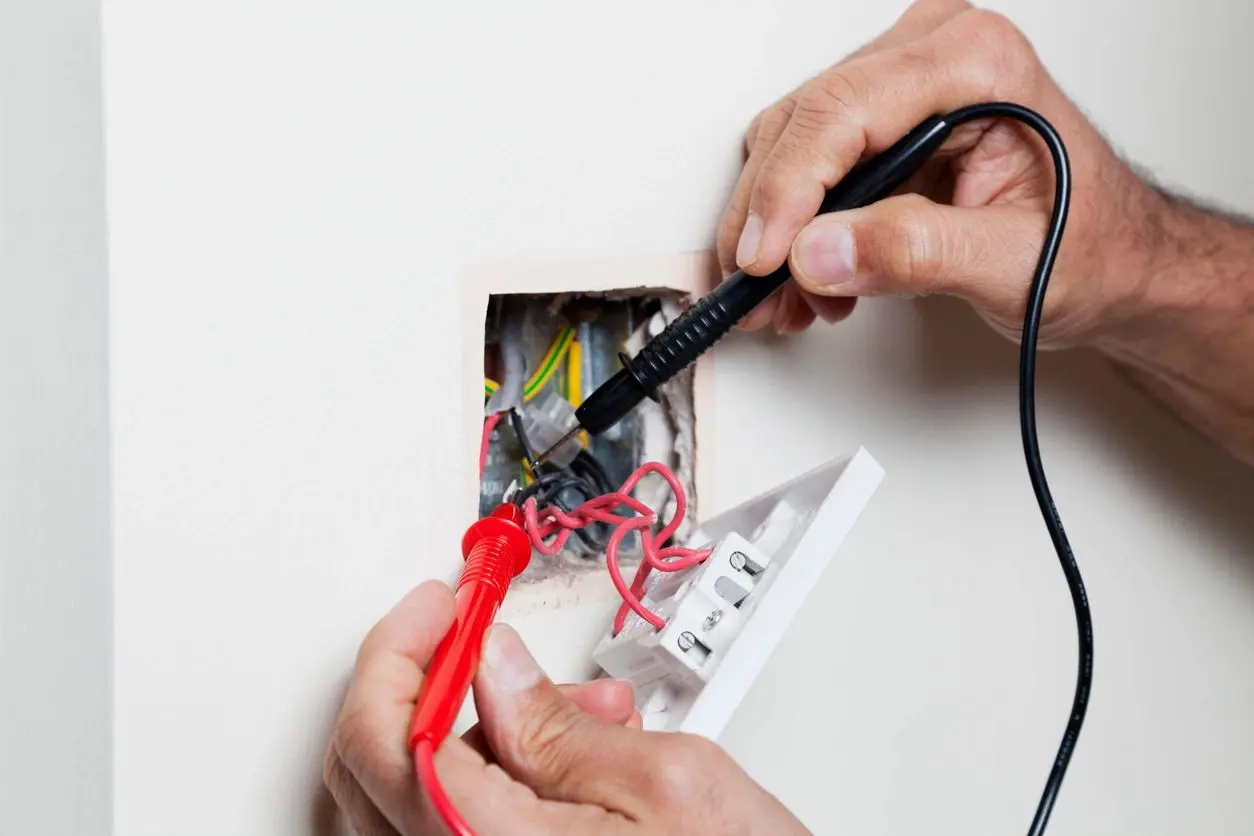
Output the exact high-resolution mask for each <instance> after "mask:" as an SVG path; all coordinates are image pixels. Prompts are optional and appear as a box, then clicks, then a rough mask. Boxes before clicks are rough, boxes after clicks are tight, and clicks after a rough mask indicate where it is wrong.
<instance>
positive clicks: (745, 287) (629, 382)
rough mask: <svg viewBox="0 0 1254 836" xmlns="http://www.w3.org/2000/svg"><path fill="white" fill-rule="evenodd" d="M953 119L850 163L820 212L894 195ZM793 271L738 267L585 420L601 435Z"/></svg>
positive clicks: (626, 368)
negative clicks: (766, 272)
mask: <svg viewBox="0 0 1254 836" xmlns="http://www.w3.org/2000/svg"><path fill="white" fill-rule="evenodd" d="M951 130H952V125H950V123H949V121H948V120H947V119H946V118H945V117H944V116H933V117H932V118H930V119H928V120H927V121H925V122H923V123H922V124H920V125H919V126H917V127H916V128H915V129H914V130H912V131H910V133H908V134H906V135H905V136H904V137H902V138H901V139H900V140H898V141H897V142H896V143H895V144H894V145H893V146H891V147H890V148H888V149H887V150H885V151H884V152H883V153H881V154H877V155H876V156H875V157H872V158H871V159H869V160H866V161H864V162H862V163H859V164H858V165H856V166H854V167H853V168H852V169H850V171H849V173H848V174H847V175H845V177H844V179H842V180H841V181H840V182H839V183H837V184H836V185H835V186H834V187H833V188H832V189H831V191H829V192H828V193H827V196H826V197H825V198H824V199H823V203H822V205H821V206H820V207H819V211H818V214H820V215H822V214H826V213H828V212H839V211H842V210H846V209H856V208H858V207H860V206H866V205H868V204H871V203H874V202H875V201H877V200H880V199H882V198H885V197H888V196H889V195H890V194H892V193H893V192H894V191H895V190H896V189H898V188H900V187H901V186H902V185H903V184H904V183H905V182H906V181H907V180H909V179H910V177H911V176H912V175H913V174H914V173H915V172H917V171H918V170H919V169H920V168H921V167H922V166H923V163H924V162H926V161H927V159H928V158H929V157H931V155H932V153H933V152H934V151H935V150H936V149H937V148H939V147H940V146H941V144H942V143H943V142H944V141H945V140H946V139H947V138H948V137H949V133H950V131H951ZM790 278H792V273H790V272H789V270H788V263H787V262H785V263H784V265H783V266H782V267H780V268H779V269H778V270H776V271H775V272H773V273H770V274H769V275H766V276H750V275H748V274H747V273H745V272H744V271H743V270H738V271H736V272H735V273H734V274H732V275H731V276H730V277H729V278H728V279H727V280H726V281H724V282H723V283H722V284H720V285H719V286H718V287H716V288H715V289H714V290H712V291H710V292H709V293H707V294H706V295H705V296H703V297H701V298H700V299H699V300H697V301H696V302H695V303H694V304H693V305H692V306H691V307H689V308H688V310H686V311H684V313H683V314H681V315H680V316H679V317H677V318H676V319H675V321H674V322H672V323H671V324H670V325H668V326H666V329H665V330H664V331H662V333H660V334H658V335H657V336H656V337H654V338H653V339H652V340H650V341H649V343H648V344H647V345H646V346H645V347H644V348H642V349H641V350H640V353H639V354H637V355H636V356H635V357H634V358H630V359H629V358H627V357H623V358H622V361H623V368H622V370H621V371H619V372H618V373H617V374H615V375H614V376H613V377H611V378H610V379H609V380H607V381H606V382H605V383H603V384H602V385H601V386H600V387H598V388H597V390H596V391H595V392H593V393H592V394H591V395H589V396H588V399H587V400H586V401H584V402H583V404H582V405H581V406H580V407H579V409H577V410H576V411H575V417H576V418H577V419H578V420H579V424H580V426H582V427H583V428H584V429H585V430H587V431H588V432H589V433H591V434H592V435H600V434H601V433H603V432H605V431H606V430H608V429H609V428H610V427H612V426H614V425H615V424H617V423H618V422H619V421H621V420H622V419H623V418H624V417H626V415H627V413H629V412H631V410H633V409H635V408H636V405H637V404H639V403H640V401H642V400H644V398H646V397H650V398H654V399H656V397H657V395H656V392H657V388H658V387H659V386H661V385H662V384H663V383H665V382H666V381H668V380H670V379H671V378H672V377H674V376H675V375H677V374H679V373H680V372H681V371H683V370H684V369H686V368H687V367H688V366H690V365H691V364H692V363H693V362H694V361H695V360H696V359H697V358H698V357H700V356H701V355H702V354H703V353H704V352H705V351H706V349H708V348H710V346H712V345H714V344H715V343H716V342H718V341H719V340H720V339H722V338H723V337H724V336H725V335H726V334H727V332H729V331H731V329H732V328H734V327H735V326H736V323H738V322H740V320H742V319H744V318H745V317H746V316H748V315H749V313H750V312H751V311H752V310H753V309H754V308H756V307H757V306H758V305H760V304H762V303H763V302H764V301H766V299H768V298H769V297H770V296H771V295H772V294H774V293H775V292H776V291H777V290H779V289H780V288H781V287H783V286H784V284H785V283H786V282H787V281H788V280H789V279H790Z"/></svg>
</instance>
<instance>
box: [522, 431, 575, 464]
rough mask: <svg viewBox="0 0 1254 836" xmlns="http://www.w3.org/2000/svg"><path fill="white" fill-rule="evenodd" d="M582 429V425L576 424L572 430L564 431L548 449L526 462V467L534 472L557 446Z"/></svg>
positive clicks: (555, 450)
mask: <svg viewBox="0 0 1254 836" xmlns="http://www.w3.org/2000/svg"><path fill="white" fill-rule="evenodd" d="M582 429H583V427H581V426H579V425H578V424H576V425H575V428H574V429H573V430H571V431H570V432H568V433H566V435H564V436H562V437H561V438H559V439H558V440H557V442H556V443H555V444H552V445H550V447H549V449H547V450H545V451H544V452H543V453H541V454H540V455H538V456H536V457H535V458H534V459H532V460H531V461H530V462H528V466H527V469H528V470H530V471H531V472H532V473H535V472H536V468H537V467H539V466H540V465H541V464H543V463H544V461H545V460H546V459H548V458H550V457H551V456H552V455H553V454H554V453H555V452H557V449H558V448H559V447H561V446H562V445H563V444H565V443H566V442H568V441H570V440H571V439H572V438H574V437H575V436H577V435H579V431H580V430H582Z"/></svg>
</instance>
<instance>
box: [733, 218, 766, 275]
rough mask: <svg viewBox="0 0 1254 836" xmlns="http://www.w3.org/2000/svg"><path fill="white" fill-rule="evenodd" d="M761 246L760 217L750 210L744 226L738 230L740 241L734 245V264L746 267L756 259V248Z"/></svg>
mask: <svg viewBox="0 0 1254 836" xmlns="http://www.w3.org/2000/svg"><path fill="white" fill-rule="evenodd" d="M760 246H762V219H761V218H760V217H758V216H757V215H756V214H755V213H753V212H750V213H749V217H748V218H746V219H745V228H744V229H742V230H741V231H740V243H739V244H737V245H736V264H738V265H739V266H740V267H742V268H744V267H748V266H749V265H750V264H753V262H755V261H757V260H758V248H759V247H760Z"/></svg>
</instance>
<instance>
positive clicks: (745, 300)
mask: <svg viewBox="0 0 1254 836" xmlns="http://www.w3.org/2000/svg"><path fill="white" fill-rule="evenodd" d="M979 119H1007V120H1011V121H1015V122H1019V123H1020V124H1022V125H1024V126H1026V127H1027V128H1029V129H1031V130H1032V131H1033V132H1034V133H1035V134H1036V135H1037V136H1039V137H1040V138H1041V140H1042V141H1043V142H1044V144H1045V146H1046V148H1047V149H1048V150H1049V154H1050V157H1051V158H1052V161H1053V164H1054V207H1053V212H1052V215H1051V217H1050V221H1049V227H1048V230H1047V232H1046V235H1045V242H1044V245H1043V246H1042V247H1041V255H1040V259H1039V261H1038V262H1037V265H1036V270H1035V272H1034V274H1033V277H1032V283H1031V286H1030V288H1029V292H1028V300H1027V307H1026V311H1025V314H1024V319H1023V333H1022V340H1021V343H1020V354H1019V420H1020V426H1021V430H1022V437H1023V452H1024V458H1025V460H1026V462H1027V469H1028V477H1029V478H1030V480H1031V482H1032V489H1033V491H1034V493H1035V494H1036V499H1037V504H1038V505H1039V506H1040V510H1041V516H1042V517H1043V519H1044V520H1045V527H1046V528H1047V529H1048V530H1049V534H1050V539H1051V540H1052V541H1053V543H1054V549H1055V551H1056V552H1057V554H1058V560H1059V562H1060V563H1061V565H1062V570H1063V574H1064V575H1065V576H1066V580H1067V586H1068V589H1069V591H1070V593H1071V600H1072V604H1073V606H1074V609H1075V617H1076V627H1077V633H1078V636H1079V650H1080V653H1079V671H1078V675H1077V677H1076V688H1075V696H1074V699H1073V701H1072V706H1071V714H1070V716H1069V718H1068V721H1067V727H1066V730H1065V731H1064V733H1063V737H1062V741H1061V743H1060V744H1059V746H1058V752H1057V754H1056V755H1055V757H1054V764H1053V768H1052V769H1051V770H1050V774H1049V778H1048V780H1047V781H1046V784H1045V790H1044V792H1043V793H1042V794H1041V799H1040V803H1039V804H1038V806H1037V809H1036V815H1035V816H1034V817H1033V819H1032V824H1031V828H1030V829H1029V831H1028V833H1029V836H1040V834H1042V833H1044V832H1045V826H1046V824H1047V822H1048V821H1049V816H1050V813H1051V812H1052V810H1053V807H1054V802H1055V801H1056V800H1057V797H1058V791H1059V789H1060V787H1061V786H1062V780H1063V777H1064V776H1065V774H1066V772H1067V765H1068V764H1069V763H1070V761H1071V754H1072V752H1073V751H1074V749H1075V745H1076V741H1077V739H1078V738H1079V735H1080V728H1081V726H1082V725H1083V723H1084V715H1085V712H1086V710H1087V708H1088V700H1089V691H1090V689H1091V687H1092V681H1093V621H1092V616H1091V614H1090V613H1089V605H1088V596H1087V593H1086V592H1085V590H1084V581H1083V580H1082V579H1081V577H1080V569H1079V567H1078V566H1077V564H1076V560H1075V556H1074V555H1073V554H1072V552H1071V546H1070V544H1069V543H1068V542H1067V537H1066V534H1065V533H1064V532H1063V528H1062V520H1061V519H1060V518H1059V516H1058V511H1057V509H1056V508H1055V507H1054V501H1053V498H1052V496H1051V495H1050V490H1049V486H1048V484H1047V482H1046V480H1045V471H1044V468H1043V466H1042V464H1041V458H1040V448H1039V444H1038V440H1037V433H1036V405H1035V389H1036V343H1037V335H1038V333H1039V331H1040V325H1041V311H1042V309H1043V307H1044V303H1045V291H1046V289H1047V287H1048V285H1049V276H1050V272H1051V271H1052V270H1053V266H1054V260H1055V259H1056V257H1057V255H1058V247H1059V244H1060V243H1061V240H1062V233H1063V228H1064V227H1065V226H1066V222H1067V210H1068V206H1069V204H1070V201H1071V169H1070V165H1069V162H1068V160H1067V151H1066V147H1065V146H1064V145H1063V142H1062V139H1061V138H1060V137H1059V136H1058V132H1057V131H1056V130H1055V129H1054V127H1053V126H1052V125H1050V124H1049V122H1048V121H1046V120H1045V119H1044V117H1042V116H1041V115H1040V114H1038V113H1036V112H1035V111H1032V110H1029V109H1028V108H1025V107H1022V106H1020V105H1016V104H1009V103H1004V102H992V103H987V104H977V105H972V106H970V107H965V108H962V109H960V110H956V111H954V112H953V113H950V114H947V115H945V116H933V117H932V118H930V119H928V120H926V121H925V122H923V123H922V124H920V125H919V126H918V127H916V128H915V129H914V130H912V131H911V132H910V133H908V134H907V135H906V136H904V137H902V139H900V140H899V141H898V142H897V143H896V144H895V145H893V146H892V147H891V148H889V149H887V150H886V151H884V152H883V153H881V154H878V155H877V156H875V157H873V158H871V159H869V160H866V161H864V162H862V163H860V164H858V165H857V166H855V167H854V168H853V169H851V170H850V172H849V173H848V174H847V175H846V176H845V178H844V179H843V180H841V181H840V183H838V184H837V185H836V186H835V187H834V188H833V189H832V190H831V191H829V192H828V193H827V195H826V197H825V198H824V200H823V203H822V206H821V207H820V209H819V214H824V213H827V212H837V211H841V210H846V209H854V208H857V207H860V206H866V205H868V204H870V203H874V202H875V201H877V200H880V199H882V198H885V197H888V196H889V195H891V194H892V193H893V192H894V191H895V190H896V189H898V188H899V187H901V186H902V185H903V184H905V182H906V181H907V180H909V179H910V177H911V176H912V175H913V174H914V173H915V172H917V171H918V170H919V169H920V168H921V167H922V166H923V164H924V163H925V162H926V161H927V160H928V158H929V157H930V156H931V155H932V153H933V152H935V151H936V150H937V149H938V148H939V147H940V146H941V144H942V143H944V142H945V140H946V139H947V138H948V137H949V135H950V134H951V133H952V132H953V130H954V128H956V127H958V126H959V125H963V124H966V123H969V122H973V121H976V120H979ZM789 278H791V274H790V273H789V271H788V265H787V264H786V263H785V264H784V266H782V267H780V268H779V269H778V270H776V271H775V272H774V273H771V274H770V275H768V276H763V277H754V276H749V275H747V274H746V273H744V272H743V271H739V272H737V273H735V274H734V275H732V276H731V277H730V278H729V279H727V280H726V281H725V282H723V283H722V284H721V285H719V286H718V287H717V288H716V289H714V290H712V291H711V292H710V293H708V294H707V295H705V296H704V297H702V298H701V299H699V300H698V301H697V302H696V303H695V304H693V305H692V307H690V308H688V310H687V311H685V312H684V313H683V314H682V315H680V316H679V317H678V318H676V319H675V321H674V322H672V323H671V324H670V325H669V326H667V327H666V329H665V330H663V331H662V333H660V334H658V335H657V336H656V337H654V338H653V339H652V340H650V341H649V343H648V345H646V346H645V347H644V348H643V349H641V351H640V353H638V354H637V355H636V356H635V357H626V356H622V357H621V360H622V364H623V368H622V370H621V371H619V372H618V373H617V374H615V375H614V376H613V377H611V378H610V379H609V380H607V381H606V382H605V383H604V384H602V385H601V386H600V387H598V388H597V390H596V391H595V392H593V393H592V394H591V395H590V396H589V397H588V399H587V400H585V401H584V402H583V405H582V406H580V407H579V409H578V410H576V412H575V416H576V418H577V419H578V421H579V427H577V428H576V429H575V430H574V431H572V432H571V433H569V434H568V435H567V436H566V437H565V438H564V439H562V440H561V441H559V442H558V443H557V444H555V445H554V446H553V447H552V448H550V449H549V450H547V451H545V453H544V454H542V455H540V456H538V457H537V459H536V462H533V466H534V464H535V463H537V462H539V461H542V460H543V459H544V458H546V457H547V455H548V454H549V453H550V452H552V450H554V449H556V448H557V447H560V446H561V445H562V444H563V443H564V442H565V441H567V440H569V439H570V438H572V437H573V436H574V435H575V434H576V433H577V432H578V431H579V430H580V429H583V430H586V431H587V432H588V433H590V434H592V435H599V434H600V433H603V432H605V431H606V430H607V429H609V428H610V427H612V426H614V425H615V424H617V423H618V422H619V421H621V420H622V419H623V417H624V416H626V415H627V414H628V413H629V412H631V410H632V409H634V408H635V407H636V406H637V405H638V404H639V403H640V402H641V401H642V400H643V399H644V398H646V397H648V398H653V399H654V400H656V399H657V389H658V387H659V386H661V385H662V384H664V383H666V382H667V381H668V380H670V379H671V378H673V377H674V376H675V375H676V374H678V373H679V372H681V371H683V370H684V369H685V368H687V367H688V366H689V365H690V364H691V363H692V362H693V361H695V360H696V359H697V358H698V357H699V356H700V355H701V354H702V353H703V352H704V351H705V350H706V349H708V348H710V346H712V345H714V343H716V342H718V341H719V340H720V339H722V337H723V336H724V335H726V334H727V332H728V331H730V330H731V329H732V328H733V327H734V326H735V325H736V323H738V322H740V320H742V319H744V318H745V316H747V315H748V314H749V312H750V311H752V310H753V309H754V308H756V307H757V306H758V305H759V304H761V303H762V302H763V301H765V300H766V299H767V298H768V297H770V296H771V294H773V293H775V292H776V291H777V290H779V289H780V288H781V287H783V285H784V283H785V282H787V281H788V279H789Z"/></svg>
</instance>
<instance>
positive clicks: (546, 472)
mask: <svg viewBox="0 0 1254 836" xmlns="http://www.w3.org/2000/svg"><path fill="white" fill-rule="evenodd" d="M509 423H510V426H511V427H512V428H513V430H514V435H515V436H517V438H518V444H519V445H520V446H521V447H522V449H523V456H525V457H526V459H527V464H528V466H531V465H532V463H533V462H534V461H535V458H536V454H535V448H534V447H533V446H532V445H531V440H530V439H529V438H528V437H527V430H526V428H525V427H524V426H523V420H522V414H521V413H520V412H519V411H518V410H517V409H511V410H510V411H509ZM574 464H577V465H578V467H573V466H572V467H570V468H559V467H554V466H552V465H541V466H540V467H539V468H538V470H539V471H540V472H539V473H538V474H537V475H536V480H535V481H534V482H532V483H531V484H530V485H528V486H527V487H525V488H523V490H522V491H521V492H520V493H519V495H518V502H520V503H522V502H526V501H527V500H528V499H531V498H532V497H534V498H535V500H536V502H537V503H538V504H540V505H556V506H557V507H558V508H561V509H562V510H563V511H564V512H566V513H567V514H569V513H570V512H571V511H572V510H573V509H574V506H573V505H571V504H570V503H569V502H567V501H566V500H565V499H564V497H565V496H566V495H567V494H568V493H569V492H571V491H574V492H575V493H577V494H578V495H579V496H582V497H583V500H584V501H587V500H590V499H594V498H596V497H598V496H602V495H604V494H607V493H612V492H613V490H614V489H613V487H612V486H611V485H610V484H609V477H608V476H607V475H606V472H605V468H604V467H603V466H602V465H601V463H600V462H599V461H597V459H596V457H595V456H593V455H592V454H591V453H588V452H587V451H586V450H581V451H579V453H578V454H577V455H576V457H575V463H574ZM581 470H582V471H584V473H586V474H587V475H586V476H585V475H584V473H580V472H579V471H581ZM575 537H576V539H578V540H579V542H580V543H582V544H583V546H584V547H585V549H584V550H585V551H586V552H587V553H588V554H597V553H600V552H604V551H605V547H606V545H607V544H608V542H609V534H608V532H606V531H605V526H603V525H600V524H593V525H590V526H585V527H584V528H577V529H575Z"/></svg>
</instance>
